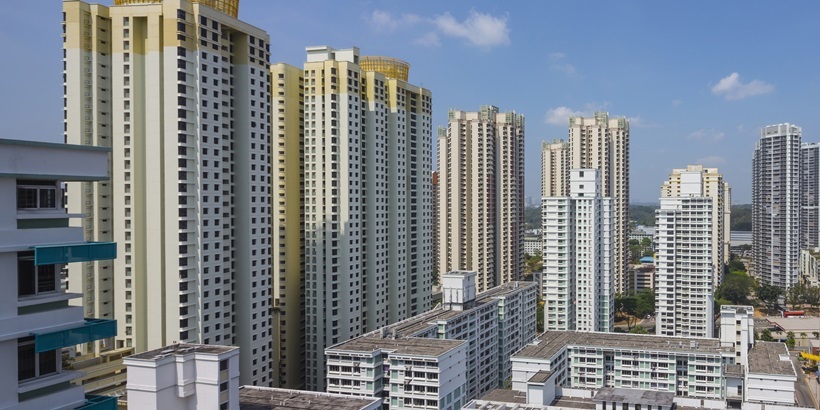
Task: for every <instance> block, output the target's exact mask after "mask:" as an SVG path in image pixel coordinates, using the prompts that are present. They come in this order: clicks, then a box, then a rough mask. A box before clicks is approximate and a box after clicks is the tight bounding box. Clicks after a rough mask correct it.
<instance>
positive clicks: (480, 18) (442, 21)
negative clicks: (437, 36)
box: [434, 10, 510, 48]
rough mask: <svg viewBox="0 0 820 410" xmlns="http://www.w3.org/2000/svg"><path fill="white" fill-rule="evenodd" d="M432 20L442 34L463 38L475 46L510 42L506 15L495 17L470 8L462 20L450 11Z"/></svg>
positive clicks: (485, 46) (487, 46) (500, 44)
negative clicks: (457, 18)
mask: <svg viewBox="0 0 820 410" xmlns="http://www.w3.org/2000/svg"><path fill="white" fill-rule="evenodd" d="M434 21H435V24H436V27H438V29H439V31H441V33H442V34H444V35H448V36H451V37H458V38H463V39H465V40H467V42H468V43H470V44H471V45H473V46H476V47H484V48H491V47H495V46H503V45H508V44H510V29H509V28H508V27H507V18H506V17H495V16H492V15H490V14H484V13H480V12H477V11H475V10H471V11H470V14H469V15H468V16H467V18H466V19H465V20H464V21H462V22H459V21H458V20H456V19H455V18H454V17H453V16H452V15H450V13H444V14H443V15H441V16H437V17H436V18H435V20H434Z"/></svg>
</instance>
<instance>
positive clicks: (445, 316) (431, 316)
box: [367, 282, 538, 337]
mask: <svg viewBox="0 0 820 410" xmlns="http://www.w3.org/2000/svg"><path fill="white" fill-rule="evenodd" d="M527 287H536V288H537V287H538V284H537V283H535V282H509V283H505V284H503V285H501V286H496V287H494V288H492V289H489V290H487V291H485V292H481V293H479V294H478V295H476V299H475V305H474V306H473V307H471V308H469V309H465V310H450V309H445V308H443V307H442V306H441V305H439V306H436V307H434V308H433V309H431V310H428V311H427V312H424V313H421V314H418V315H416V316H413V317H412V318H409V319H405V320H403V321H400V322H396V323H394V324H392V325H388V326H387V327H386V332H387V334H388V335H389V334H392V332H393V331H395V332H396V337H408V336H409V337H412V336H415V335H416V334H418V333H420V332H423V331H425V330H427V329H429V328H431V327H433V326H435V325H436V323H435V322H437V321H440V320H449V319H452V318H455V317H458V316H461V315H465V314H469V312H470V311H471V310H474V309H476V308H478V307H480V306H483V305H484V304H486V303H491V302H494V301H495V300H496V299H497V298H500V297H504V296H506V295H509V294H511V293H514V292H517V291H519V290H521V289H525V288H527ZM378 332H379V331H376V332H370V333H368V334H367V335H372V334H376V333H378Z"/></svg>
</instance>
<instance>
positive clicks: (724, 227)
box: [661, 165, 732, 287]
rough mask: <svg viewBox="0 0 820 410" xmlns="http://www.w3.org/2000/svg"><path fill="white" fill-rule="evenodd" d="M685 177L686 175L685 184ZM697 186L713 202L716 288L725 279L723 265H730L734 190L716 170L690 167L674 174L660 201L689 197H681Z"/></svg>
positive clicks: (713, 263) (713, 250)
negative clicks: (686, 191)
mask: <svg viewBox="0 0 820 410" xmlns="http://www.w3.org/2000/svg"><path fill="white" fill-rule="evenodd" d="M683 175H686V181H684V177H683ZM698 181H699V182H698ZM696 183H699V184H700V186H701V188H700V189H701V193H702V195H703V196H705V197H708V198H711V199H712V215H711V221H712V265H713V266H714V273H715V275H714V286H715V287H717V286H718V285H720V283H721V280H722V279H723V267H724V264H727V263H729V237H730V234H731V216H732V204H731V202H732V201H731V195H732V189H731V188H730V187H729V184H728V183H727V182H726V181H724V179H723V175H722V174H721V173H720V172H719V171H718V169H717V168H704V167H703V165H689V166H687V167H686V168H680V169H673V170H672V173H671V174H670V175H669V179H668V180H666V181H664V182H663V185H662V186H661V198H671V197H680V196H689V195H682V193H683V192H684V191H685V190H687V189H688V188H687V187H686V185H687V184H690V185H693V184H696ZM692 189H695V188H694V187H692Z"/></svg>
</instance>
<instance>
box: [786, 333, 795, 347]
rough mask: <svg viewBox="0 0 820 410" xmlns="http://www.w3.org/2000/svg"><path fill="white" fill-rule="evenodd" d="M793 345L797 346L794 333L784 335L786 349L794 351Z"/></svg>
mask: <svg viewBox="0 0 820 410" xmlns="http://www.w3.org/2000/svg"><path fill="white" fill-rule="evenodd" d="M795 344H797V342H796V341H795V340H794V332H788V333H786V347H788V348H789V349H794V345H795Z"/></svg>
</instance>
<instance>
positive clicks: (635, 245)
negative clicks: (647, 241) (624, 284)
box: [629, 239, 643, 264]
mask: <svg viewBox="0 0 820 410" xmlns="http://www.w3.org/2000/svg"><path fill="white" fill-rule="evenodd" d="M642 254H643V252H642V246H641V242H640V241H639V240H637V239H630V240H629V262H630V263H632V264H636V263H639V262H640V261H641V255H642Z"/></svg>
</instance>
